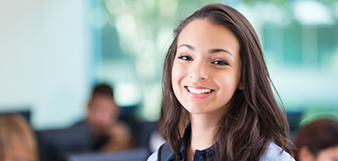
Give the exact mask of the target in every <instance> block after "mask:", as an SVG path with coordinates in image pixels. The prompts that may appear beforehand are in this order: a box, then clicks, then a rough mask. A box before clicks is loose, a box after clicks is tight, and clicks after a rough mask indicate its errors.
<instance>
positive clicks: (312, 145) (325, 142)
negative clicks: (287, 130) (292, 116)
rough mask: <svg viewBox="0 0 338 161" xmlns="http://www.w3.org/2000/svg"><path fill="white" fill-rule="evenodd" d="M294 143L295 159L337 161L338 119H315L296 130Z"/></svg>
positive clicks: (299, 160) (298, 160)
mask: <svg viewBox="0 0 338 161" xmlns="http://www.w3.org/2000/svg"><path fill="white" fill-rule="evenodd" d="M294 143H295V146H296V148H297V149H295V150H294V153H295V155H296V156H297V157H296V160H297V161H338V121H337V120H334V119H329V118H322V119H318V120H315V121H313V122H311V123H309V124H308V125H306V126H304V127H302V128H301V129H300V130H299V131H298V133H297V135H296V138H295V141H294Z"/></svg>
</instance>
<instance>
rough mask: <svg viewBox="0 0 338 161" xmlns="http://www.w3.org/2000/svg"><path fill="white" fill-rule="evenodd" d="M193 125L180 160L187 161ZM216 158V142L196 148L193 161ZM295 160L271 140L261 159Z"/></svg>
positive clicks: (184, 139) (154, 158) (151, 159)
mask: <svg viewBox="0 0 338 161" xmlns="http://www.w3.org/2000/svg"><path fill="white" fill-rule="evenodd" d="M190 135H191V125H190V124H189V125H188V126H187V128H186V129H185V131H184V134H183V137H182V144H181V149H180V154H179V161H185V157H186V154H187V144H188V142H189V140H190ZM157 155H158V152H155V153H153V154H152V155H151V156H150V157H149V158H148V160H147V161H157ZM214 158H215V144H213V145H212V146H211V147H209V148H207V149H204V150H195V154H194V158H193V161H214ZM171 160H173V157H170V156H168V158H167V159H166V161H171ZM272 160H273V161H277V160H278V161H295V159H294V158H293V157H292V156H291V155H290V154H289V153H287V152H286V151H284V150H283V149H282V148H281V147H279V146H278V145H276V144H275V143H274V142H271V143H270V145H269V146H268V148H267V149H266V151H265V153H264V154H263V156H262V157H261V158H260V159H259V161H272Z"/></svg>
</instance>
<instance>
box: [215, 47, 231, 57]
mask: <svg viewBox="0 0 338 161" xmlns="http://www.w3.org/2000/svg"><path fill="white" fill-rule="evenodd" d="M219 52H225V53H228V54H230V55H231V56H232V57H234V55H233V54H232V53H231V52H230V51H228V50H225V49H211V50H210V53H212V54H213V53H219Z"/></svg>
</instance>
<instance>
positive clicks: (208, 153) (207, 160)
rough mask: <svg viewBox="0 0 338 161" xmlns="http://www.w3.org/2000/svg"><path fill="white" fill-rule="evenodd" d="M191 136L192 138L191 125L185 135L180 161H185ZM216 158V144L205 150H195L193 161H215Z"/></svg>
mask: <svg viewBox="0 0 338 161" xmlns="http://www.w3.org/2000/svg"><path fill="white" fill-rule="evenodd" d="M190 136H191V125H190V124H189V125H188V126H187V128H186V129H185V131H184V134H183V138H182V144H181V149H180V155H179V157H180V158H179V161H185V157H186V155H187V147H188V143H189V140H190ZM214 158H215V144H213V145H212V146H211V147H209V148H207V149H204V150H195V154H194V159H193V161H213V160H214Z"/></svg>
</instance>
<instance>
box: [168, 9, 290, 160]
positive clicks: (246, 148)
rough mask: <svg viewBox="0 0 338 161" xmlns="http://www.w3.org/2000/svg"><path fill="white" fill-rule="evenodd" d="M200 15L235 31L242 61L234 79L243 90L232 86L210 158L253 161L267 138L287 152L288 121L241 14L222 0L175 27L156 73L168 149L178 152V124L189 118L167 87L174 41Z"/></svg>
mask: <svg viewBox="0 0 338 161" xmlns="http://www.w3.org/2000/svg"><path fill="white" fill-rule="evenodd" d="M205 18H207V19H208V20H209V22H210V23H212V24H217V25H222V26H224V27H226V28H228V29H230V30H231V31H232V32H233V33H234V34H235V35H236V37H237V39H238V41H239V44H240V58H241V60H242V71H241V80H240V81H241V82H242V83H243V84H244V89H243V90H239V89H237V90H236V91H235V93H234V95H233V97H232V98H231V99H232V100H231V106H230V107H231V108H230V109H228V112H227V113H226V114H225V115H224V116H223V117H222V118H221V120H220V121H219V123H218V127H217V130H216V131H215V137H214V141H215V142H216V156H215V157H216V158H215V160H228V161H230V160H231V161H242V160H259V158H260V157H261V156H262V155H263V154H264V152H265V151H266V149H267V147H268V146H269V144H270V143H271V142H272V141H273V142H275V143H276V144H277V145H278V146H280V147H281V148H282V149H283V150H285V151H286V152H288V153H290V154H291V155H293V152H292V150H291V147H290V146H289V145H290V144H289V143H290V141H289V139H288V136H289V125H288V122H287V119H286V115H285V112H283V111H282V110H281V109H280V107H279V105H278V103H277V101H276V100H275V97H274V95H273V90H272V87H273V88H274V86H273V84H272V81H271V79H270V76H269V73H268V69H267V67H266V64H265V61H264V56H263V52H262V49H261V45H260V42H259V40H258V37H257V34H256V32H255V30H254V28H253V27H252V26H251V24H250V23H249V21H248V20H247V19H246V18H245V17H244V16H243V15H242V14H241V13H239V12H238V11H236V10H235V9H233V8H231V7H229V6H226V5H222V4H211V5H207V6H205V7H203V8H201V9H200V10H198V11H196V12H195V13H193V14H192V15H191V16H189V17H188V18H186V19H185V20H184V21H183V22H182V23H181V24H180V25H179V26H178V28H177V29H176V30H175V38H174V41H173V42H172V44H171V46H170V47H169V50H168V53H167V55H166V57H165V61H164V67H163V77H162V82H163V88H164V89H163V108H164V114H165V124H164V126H163V129H162V130H163V133H164V135H165V137H166V138H168V140H169V143H170V146H171V148H172V150H173V152H174V153H175V154H176V155H178V154H179V151H180V146H181V143H182V140H181V139H180V138H181V137H180V136H181V133H180V130H181V129H180V127H181V126H180V125H182V124H184V123H186V122H189V117H187V116H188V115H187V111H186V110H185V109H184V108H183V107H182V105H181V104H180V102H179V101H178V100H177V98H176V96H175V94H174V91H173V88H172V75H171V74H172V67H173V63H174V59H175V56H176V50H177V40H178V36H179V35H180V33H181V31H182V29H183V28H184V27H185V26H186V25H187V24H188V23H189V22H191V21H193V20H195V19H205ZM196 34H198V33H196ZM274 89H275V88H274ZM276 93H277V91H276ZM277 95H278V93H277Z"/></svg>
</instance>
